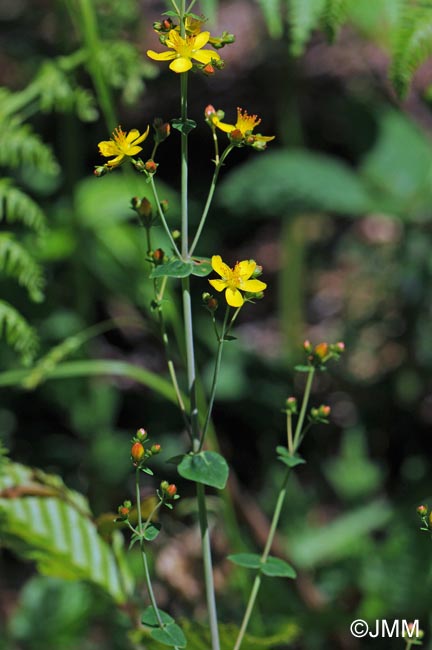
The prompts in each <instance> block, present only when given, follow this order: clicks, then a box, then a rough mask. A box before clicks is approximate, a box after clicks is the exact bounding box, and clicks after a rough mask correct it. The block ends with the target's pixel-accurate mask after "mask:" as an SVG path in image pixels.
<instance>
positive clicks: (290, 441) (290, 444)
mask: <svg viewBox="0 0 432 650" xmlns="http://www.w3.org/2000/svg"><path fill="white" fill-rule="evenodd" d="M287 439H288V451H289V453H290V454H291V456H294V446H293V432H292V413H291V412H290V411H287Z"/></svg>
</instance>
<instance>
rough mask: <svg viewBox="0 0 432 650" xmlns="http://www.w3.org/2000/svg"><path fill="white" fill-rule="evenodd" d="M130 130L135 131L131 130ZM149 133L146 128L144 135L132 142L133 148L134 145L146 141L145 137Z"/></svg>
mask: <svg viewBox="0 0 432 650" xmlns="http://www.w3.org/2000/svg"><path fill="white" fill-rule="evenodd" d="M132 130H133V131H136V129H132ZM149 131H150V126H147V128H146V130H145V131H144V133H143V134H142V135H140V136H139V138H137V139H136V140H135V141H134V142H132V144H133V145H134V146H135V145H137V144H139V143H140V142H143V141H144V140H145V139H146V137H147V136H148V134H149ZM131 133H132V131H131ZM138 135H139V131H138ZM126 139H127V138H126Z"/></svg>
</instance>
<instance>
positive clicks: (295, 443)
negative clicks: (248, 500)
mask: <svg viewBox="0 0 432 650" xmlns="http://www.w3.org/2000/svg"><path fill="white" fill-rule="evenodd" d="M314 375H315V368H312V367H311V369H310V371H309V375H308V378H307V382H306V386H305V390H304V394H303V401H302V406H301V409H300V415H299V418H298V420H297V426H296V430H295V433H294V440H293V443H292V452H293V453H295V452H296V451H297V448H298V446H299V444H300V442H301V438H300V436H301V432H302V428H303V423H304V419H305V416H306V409H307V405H308V402H309V397H310V392H311V389H312V382H313V378H314ZM291 435H292V433H291ZM288 439H289V434H288ZM288 448H289V447H288ZM290 469H291V468H290V467H287V470H286V473H285V476H284V479H283V481H282V485H281V489H280V491H279V495H278V498H277V501H276V506H275V509H274V513H273V519H272V522H271V525H270V531H269V534H268V537H267V542H266V545H265V547H264V551H263V553H262V555H261V559H260V562H261V564H264V563H265V562H266V560H267V558H268V555H269V553H270V549H271V547H272V544H273V540H274V536H275V534H276V529H277V526H278V523H279V518H280V515H281V512H282V506H283V503H284V501H285V497H286V490H287V483H288V479H289V476H290ZM260 586H261V573H260V572H258V573H257V575H256V576H255V580H254V583H253V585H252V590H251V593H250V596H249V600H248V603H247V606H246V611H245V614H244V617H243V621H242V624H241V627H240V631H239V634H238V637H237V641H236V643H235V646H234V650H239V648H240V646H241V644H242V642H243V638H244V635H245V633H246V629H247V627H248V624H249V620H250V617H251V615H252V611H253V608H254V604H255V600H256V598H257V596H258V592H259V589H260Z"/></svg>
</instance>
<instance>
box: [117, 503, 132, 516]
mask: <svg viewBox="0 0 432 650" xmlns="http://www.w3.org/2000/svg"><path fill="white" fill-rule="evenodd" d="M117 512H118V513H119V515H120V517H121V518H122V519H127V518H128V516H129V513H130V509H129V508H126V506H124V505H123V506H119V507H118V510H117Z"/></svg>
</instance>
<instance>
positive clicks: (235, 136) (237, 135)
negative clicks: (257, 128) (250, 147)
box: [229, 129, 244, 144]
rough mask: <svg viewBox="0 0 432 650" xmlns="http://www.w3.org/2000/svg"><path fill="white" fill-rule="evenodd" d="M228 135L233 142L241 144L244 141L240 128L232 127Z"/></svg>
mask: <svg viewBox="0 0 432 650" xmlns="http://www.w3.org/2000/svg"><path fill="white" fill-rule="evenodd" d="M229 137H230V140H231V142H232V143H233V144H241V143H243V141H244V136H243V133H242V132H241V131H240V129H234V130H233V131H231V133H230V134H229Z"/></svg>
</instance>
